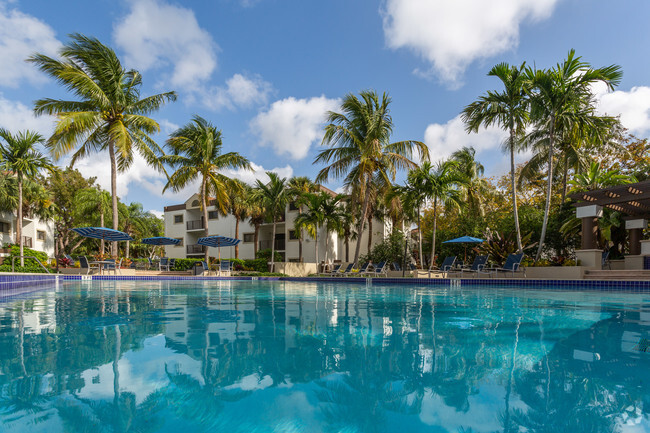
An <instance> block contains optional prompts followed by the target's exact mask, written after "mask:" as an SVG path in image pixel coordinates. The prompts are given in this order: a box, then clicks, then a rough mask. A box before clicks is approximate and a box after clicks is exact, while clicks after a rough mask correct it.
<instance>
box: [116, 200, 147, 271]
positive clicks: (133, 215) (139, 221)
mask: <svg viewBox="0 0 650 433" xmlns="http://www.w3.org/2000/svg"><path fill="white" fill-rule="evenodd" d="M120 210H121V212H120V214H121V218H120V220H121V221H122V230H123V231H124V232H125V233H128V234H129V235H130V236H131V237H134V236H135V235H136V233H138V234H141V233H145V232H147V231H148V227H147V225H148V219H147V218H148V216H149V213H148V212H145V211H144V208H143V207H142V204H141V203H135V202H134V203H131V204H129V205H126V204H122V205H121V206H120ZM130 255H131V241H126V253H125V257H126V258H127V259H128V258H129V257H130Z"/></svg>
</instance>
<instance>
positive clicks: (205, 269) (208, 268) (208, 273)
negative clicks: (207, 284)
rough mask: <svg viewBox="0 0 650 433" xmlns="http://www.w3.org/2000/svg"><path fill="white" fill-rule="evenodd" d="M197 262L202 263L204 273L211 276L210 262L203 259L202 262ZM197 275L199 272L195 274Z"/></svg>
mask: <svg viewBox="0 0 650 433" xmlns="http://www.w3.org/2000/svg"><path fill="white" fill-rule="evenodd" d="M197 263H198V264H200V265H201V270H202V274H203V273H204V274H206V275H208V276H210V265H208V262H206V261H205V260H201V261H200V262H197ZM195 265H196V263H195ZM195 275H198V274H195Z"/></svg>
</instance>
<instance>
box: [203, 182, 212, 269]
mask: <svg viewBox="0 0 650 433" xmlns="http://www.w3.org/2000/svg"><path fill="white" fill-rule="evenodd" d="M206 183H207V182H206V180H205V177H204V178H203V181H202V182H201V206H203V224H204V225H205V236H206V237H207V236H210V227H209V225H208V198H207V197H206V194H207V185H206ZM209 260H210V255H209V250H208V247H205V262H206V263H207V264H208V265H209V264H210V261H209Z"/></svg>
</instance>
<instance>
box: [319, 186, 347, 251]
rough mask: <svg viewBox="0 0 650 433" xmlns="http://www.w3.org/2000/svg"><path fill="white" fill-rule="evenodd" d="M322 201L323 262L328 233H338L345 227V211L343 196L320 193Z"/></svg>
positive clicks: (327, 244) (326, 248) (327, 245)
mask: <svg viewBox="0 0 650 433" xmlns="http://www.w3.org/2000/svg"><path fill="white" fill-rule="evenodd" d="M321 195H324V199H323V204H322V207H323V216H324V218H323V228H324V229H325V261H327V254H328V252H329V240H330V233H340V232H341V231H342V230H343V227H344V225H345V219H346V215H345V209H344V207H343V203H342V202H343V199H344V198H345V195H343V194H337V195H335V196H332V195H330V194H328V193H326V192H321Z"/></svg>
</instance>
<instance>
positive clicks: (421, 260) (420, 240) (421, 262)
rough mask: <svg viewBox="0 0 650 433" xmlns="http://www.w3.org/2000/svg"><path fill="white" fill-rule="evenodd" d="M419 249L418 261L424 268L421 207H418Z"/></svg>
mask: <svg viewBox="0 0 650 433" xmlns="http://www.w3.org/2000/svg"><path fill="white" fill-rule="evenodd" d="M418 248H419V253H420V257H418V259H420V266H422V268H424V255H423V253H422V224H421V221H420V206H418Z"/></svg>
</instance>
